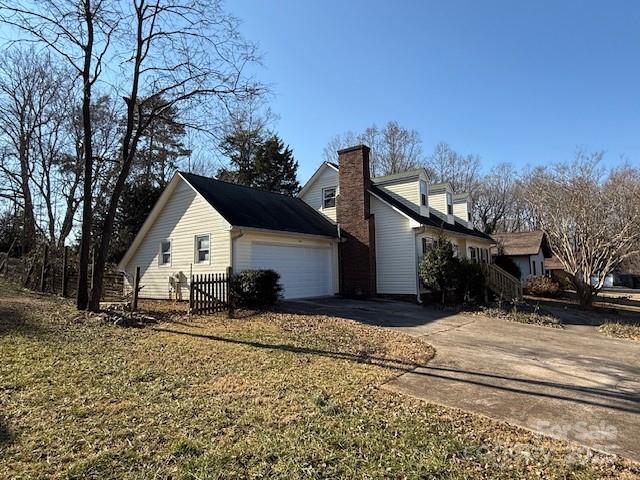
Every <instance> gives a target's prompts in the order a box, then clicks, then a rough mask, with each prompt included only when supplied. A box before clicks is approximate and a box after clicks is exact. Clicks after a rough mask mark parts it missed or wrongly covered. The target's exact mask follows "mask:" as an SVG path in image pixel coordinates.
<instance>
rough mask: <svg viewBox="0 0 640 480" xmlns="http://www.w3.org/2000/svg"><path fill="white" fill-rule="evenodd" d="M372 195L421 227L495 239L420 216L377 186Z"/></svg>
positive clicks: (479, 232) (372, 189) (455, 225)
mask: <svg viewBox="0 0 640 480" xmlns="http://www.w3.org/2000/svg"><path fill="white" fill-rule="evenodd" d="M371 193H373V194H374V195H375V196H377V197H379V198H381V199H382V200H383V201H385V202H387V203H388V204H389V205H391V206H392V207H394V208H396V209H397V210H400V212H402V213H403V214H405V215H406V216H407V217H410V218H412V219H413V220H415V221H416V222H418V223H420V224H421V225H424V226H426V227H431V228H438V229H440V228H441V229H443V230H445V231H449V232H453V233H457V234H460V235H470V236H472V237H478V238H482V239H483V240H489V241H491V242H493V239H492V238H491V237H490V236H489V235H487V234H486V233H483V232H481V231H480V230H476V229H475V228H467V227H465V226H464V225H462V224H461V223H459V222H454V223H448V222H446V221H444V220H442V219H441V218H439V217H436V216H435V215H431V214H429V216H426V215H420V214H419V213H418V212H416V211H415V210H413V209H412V208H409V207H408V206H406V205H405V204H404V203H402V202H401V201H400V200H398V199H396V198H395V197H393V196H391V195H389V194H388V193H387V192H385V191H384V190H383V189H381V188H380V187H377V186H376V185H371Z"/></svg>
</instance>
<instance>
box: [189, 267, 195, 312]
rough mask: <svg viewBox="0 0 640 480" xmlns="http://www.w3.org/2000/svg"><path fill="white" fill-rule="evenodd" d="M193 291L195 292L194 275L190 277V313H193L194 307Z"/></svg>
mask: <svg viewBox="0 0 640 480" xmlns="http://www.w3.org/2000/svg"><path fill="white" fill-rule="evenodd" d="M193 291H194V288H193V273H192V274H191V275H190V276H189V313H192V312H193V305H194V300H193V295H194V293H193Z"/></svg>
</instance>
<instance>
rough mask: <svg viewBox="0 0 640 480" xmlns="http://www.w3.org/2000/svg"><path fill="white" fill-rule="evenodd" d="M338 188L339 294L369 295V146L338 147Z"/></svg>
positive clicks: (372, 264)
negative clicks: (339, 230)
mask: <svg viewBox="0 0 640 480" xmlns="http://www.w3.org/2000/svg"><path fill="white" fill-rule="evenodd" d="M338 163H339V166H340V169H339V176H338V178H339V180H338V183H339V191H340V194H339V195H338V198H337V205H336V220H337V223H338V224H339V225H340V229H341V237H342V238H343V239H344V241H343V242H342V243H340V246H339V250H338V252H339V256H340V294H341V295H344V296H346V297H370V296H374V295H375V294H376V248H375V229H374V218H373V215H371V213H370V198H369V197H370V195H369V188H370V187H371V176H370V174H369V147H367V146H365V145H357V146H355V147H349V148H345V149H343V150H338Z"/></svg>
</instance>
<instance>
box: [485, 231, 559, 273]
mask: <svg viewBox="0 0 640 480" xmlns="http://www.w3.org/2000/svg"><path fill="white" fill-rule="evenodd" d="M492 237H493V239H494V240H495V242H496V246H495V247H494V248H493V249H492V250H491V253H492V255H493V256H494V257H495V256H497V255H504V256H506V257H509V258H511V260H513V261H514V263H515V264H516V265H518V268H520V280H521V281H522V283H526V281H527V278H529V277H530V276H534V277H535V276H540V275H546V274H547V273H548V272H547V270H548V267H547V265H546V261H547V260H548V259H550V258H551V248H550V247H549V242H548V241H547V237H546V235H545V234H544V232H542V231H540V230H536V231H532V232H515V233H496V234H493V235H492Z"/></svg>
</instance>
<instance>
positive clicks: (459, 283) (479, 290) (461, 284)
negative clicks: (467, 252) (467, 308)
mask: <svg viewBox="0 0 640 480" xmlns="http://www.w3.org/2000/svg"><path fill="white" fill-rule="evenodd" d="M455 282H456V291H457V292H458V295H459V296H460V297H461V298H462V299H463V301H464V302H465V303H468V302H475V303H481V302H482V301H483V299H484V288H485V277H484V273H482V269H481V268H480V265H479V264H478V263H474V262H471V261H470V260H468V259H466V258H461V259H459V260H458V266H457V268H456V270H455Z"/></svg>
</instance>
